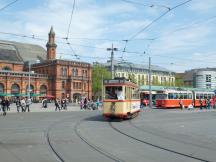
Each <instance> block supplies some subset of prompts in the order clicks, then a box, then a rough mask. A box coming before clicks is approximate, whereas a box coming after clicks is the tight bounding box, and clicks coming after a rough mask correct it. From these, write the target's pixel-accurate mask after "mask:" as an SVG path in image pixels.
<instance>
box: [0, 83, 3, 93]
mask: <svg viewBox="0 0 216 162" xmlns="http://www.w3.org/2000/svg"><path fill="white" fill-rule="evenodd" d="M0 93H4V85H3V84H2V83H0Z"/></svg>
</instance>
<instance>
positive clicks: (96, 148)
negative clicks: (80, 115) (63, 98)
mask: <svg viewBox="0 0 216 162" xmlns="http://www.w3.org/2000/svg"><path fill="white" fill-rule="evenodd" d="M81 122H83V120H81V121H79V122H77V123H76V125H75V126H74V131H75V133H76V135H77V136H78V137H79V138H80V139H81V140H82V141H83V142H85V143H86V144H87V145H88V146H89V147H91V148H92V149H93V150H94V151H96V152H98V153H100V154H102V155H104V156H105V157H107V158H108V159H110V160H112V161H115V162H125V161H124V160H122V159H120V158H118V157H116V156H115V155H113V154H111V153H109V152H107V151H106V150H104V149H103V148H101V147H99V146H97V145H95V144H93V143H92V142H90V141H89V140H88V139H87V138H85V137H84V136H83V135H82V134H81V132H80V131H79V126H80V124H81Z"/></svg>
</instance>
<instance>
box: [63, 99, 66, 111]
mask: <svg viewBox="0 0 216 162" xmlns="http://www.w3.org/2000/svg"><path fill="white" fill-rule="evenodd" d="M63 109H64V110H67V102H66V99H63Z"/></svg>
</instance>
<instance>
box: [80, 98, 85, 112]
mask: <svg viewBox="0 0 216 162" xmlns="http://www.w3.org/2000/svg"><path fill="white" fill-rule="evenodd" d="M83 108H84V100H83V99H81V100H80V110H82V109H83Z"/></svg>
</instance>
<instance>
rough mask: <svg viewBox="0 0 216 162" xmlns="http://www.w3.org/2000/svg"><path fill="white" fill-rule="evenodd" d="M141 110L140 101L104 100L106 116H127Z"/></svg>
mask: <svg viewBox="0 0 216 162" xmlns="http://www.w3.org/2000/svg"><path fill="white" fill-rule="evenodd" d="M139 111H140V101H139V100H136V101H108V102H107V101H104V109H103V115H104V116H105V117H118V118H127V117H129V116H131V115H132V114H134V113H136V112H139Z"/></svg>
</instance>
